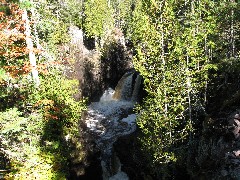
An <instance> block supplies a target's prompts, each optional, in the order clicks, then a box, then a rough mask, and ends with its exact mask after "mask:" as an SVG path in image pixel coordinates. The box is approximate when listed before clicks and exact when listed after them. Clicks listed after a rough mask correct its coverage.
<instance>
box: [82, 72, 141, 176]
mask: <svg viewBox="0 0 240 180" xmlns="http://www.w3.org/2000/svg"><path fill="white" fill-rule="evenodd" d="M141 81H142V78H141V76H140V75H137V76H136V77H135V78H134V72H127V73H126V74H124V75H123V77H122V78H121V79H120V81H119V82H118V85H117V86H116V88H115V90H113V89H111V88H109V89H107V90H105V92H104V94H103V95H102V97H101V98H100V101H99V102H93V103H91V104H90V106H89V107H88V111H87V116H86V119H85V123H86V125H87V128H88V129H89V131H90V132H91V134H92V135H93V136H94V138H95V142H96V144H97V146H98V148H99V149H100V150H101V166H102V171H103V179H104V180H118V179H121V180H128V179H129V178H128V176H127V174H126V173H124V172H122V171H121V162H120V160H119V158H118V157H117V156H116V153H115V152H114V149H113V143H114V142H116V140H117V139H118V138H119V137H121V136H124V135H128V134H130V133H133V132H134V131H135V130H136V114H134V112H133V108H134V105H135V103H136V102H137V101H138V93H139V89H140V84H141Z"/></svg>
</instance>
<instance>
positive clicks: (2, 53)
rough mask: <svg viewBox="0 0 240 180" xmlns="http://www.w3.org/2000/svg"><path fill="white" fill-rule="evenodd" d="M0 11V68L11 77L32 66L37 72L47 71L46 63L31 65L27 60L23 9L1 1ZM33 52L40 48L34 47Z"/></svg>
mask: <svg viewBox="0 0 240 180" xmlns="http://www.w3.org/2000/svg"><path fill="white" fill-rule="evenodd" d="M0 7H1V9H3V11H2V12H0V60H1V68H3V69H4V70H5V71H6V72H8V73H9V75H10V76H11V77H14V78H16V77H19V76H21V75H27V74H29V73H30V72H31V70H32V69H33V68H36V69H37V70H38V71H39V73H41V74H46V73H47V65H45V64H39V65H38V66H37V67H33V66H32V65H31V64H30V63H29V60H28V54H29V49H28V48H27V47H26V35H25V34H24V31H25V22H24V21H22V13H23V11H22V10H21V9H20V8H19V6H18V5H16V4H12V3H6V2H5V1H1V4H0ZM33 52H34V53H35V54H39V53H41V50H39V49H37V48H34V49H33Z"/></svg>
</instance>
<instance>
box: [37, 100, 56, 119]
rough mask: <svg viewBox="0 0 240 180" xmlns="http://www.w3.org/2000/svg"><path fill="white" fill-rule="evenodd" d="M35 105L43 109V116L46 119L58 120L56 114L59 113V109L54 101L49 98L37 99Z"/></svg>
mask: <svg viewBox="0 0 240 180" xmlns="http://www.w3.org/2000/svg"><path fill="white" fill-rule="evenodd" d="M34 106H35V107H41V108H42V109H43V111H44V117H45V118H46V119H47V120H58V119H59V117H58V114H60V112H61V110H60V109H59V108H58V107H57V105H56V104H55V102H54V101H53V100H50V99H43V100H39V101H38V102H37V103H36V104H35V105H34Z"/></svg>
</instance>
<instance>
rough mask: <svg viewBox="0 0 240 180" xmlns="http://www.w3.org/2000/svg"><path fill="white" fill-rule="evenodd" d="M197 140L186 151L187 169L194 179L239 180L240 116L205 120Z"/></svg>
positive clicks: (234, 115)
mask: <svg viewBox="0 0 240 180" xmlns="http://www.w3.org/2000/svg"><path fill="white" fill-rule="evenodd" d="M207 121H208V123H206V122H205V124H204V125H203V131H202V135H201V136H200V138H199V139H198V140H196V141H192V143H191V145H190V148H189V150H188V157H187V170H188V173H189V174H190V175H191V177H192V178H193V179H203V180H204V179H212V180H217V179H226V180H228V179H229V180H230V179H236V180H239V179H240V115H239V114H238V113H237V114H232V115H230V116H229V117H228V118H225V119H224V118H222V119H217V120H215V121H214V120H211V119H208V120H207Z"/></svg>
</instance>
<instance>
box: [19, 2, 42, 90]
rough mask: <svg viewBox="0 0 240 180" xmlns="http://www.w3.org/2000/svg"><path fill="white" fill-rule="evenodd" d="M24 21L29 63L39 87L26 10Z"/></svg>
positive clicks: (24, 11)
mask: <svg viewBox="0 0 240 180" xmlns="http://www.w3.org/2000/svg"><path fill="white" fill-rule="evenodd" d="M21 1H22V0H21ZM21 1H20V2H21ZM22 20H23V22H24V23H25V24H24V26H25V32H24V34H25V35H26V44H27V49H28V50H29V61H30V65H31V66H32V78H33V81H34V83H35V84H36V85H37V86H39V84H40V80H39V77H38V71H37V63H36V56H35V53H34V51H33V49H34V48H33V41H32V39H31V27H30V23H29V19H28V14H27V10H26V9H24V10H23V14H22Z"/></svg>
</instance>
